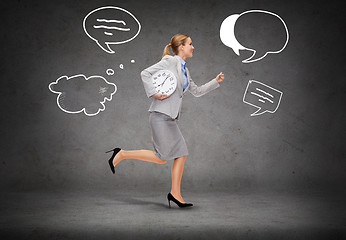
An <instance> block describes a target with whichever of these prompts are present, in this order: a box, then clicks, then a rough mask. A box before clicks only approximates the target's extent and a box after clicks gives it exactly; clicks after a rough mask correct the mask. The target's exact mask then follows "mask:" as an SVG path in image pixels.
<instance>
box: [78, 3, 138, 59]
mask: <svg viewBox="0 0 346 240" xmlns="http://www.w3.org/2000/svg"><path fill="white" fill-rule="evenodd" d="M83 28H84V31H85V33H86V34H87V35H88V37H90V38H91V39H92V40H94V41H95V42H96V43H97V45H99V46H100V48H101V49H102V50H104V51H105V52H107V53H115V52H114V51H113V50H112V49H111V47H110V46H109V45H110V44H122V43H126V42H129V41H131V40H133V39H134V38H135V37H137V35H138V34H139V32H140V30H141V24H140V23H139V21H138V20H137V18H136V17H135V16H134V15H133V14H132V13H130V12H129V11H127V10H125V9H122V8H120V7H112V6H108V7H100V8H97V9H95V10H93V11H91V12H90V13H88V15H86V17H85V18H84V21H83Z"/></svg>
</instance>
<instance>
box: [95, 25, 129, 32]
mask: <svg viewBox="0 0 346 240" xmlns="http://www.w3.org/2000/svg"><path fill="white" fill-rule="evenodd" d="M94 28H105V29H111V30H119V31H124V32H128V31H130V28H120V27H108V26H105V25H94Z"/></svg>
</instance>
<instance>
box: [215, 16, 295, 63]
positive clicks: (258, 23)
mask: <svg viewBox="0 0 346 240" xmlns="http://www.w3.org/2000/svg"><path fill="white" fill-rule="evenodd" d="M220 39H221V41H222V43H223V44H225V45H226V46H228V47H230V48H232V49H233V51H234V52H235V53H236V54H237V55H238V56H239V50H248V51H252V52H253V54H252V55H251V56H250V57H249V58H247V59H245V60H243V61H242V62H243V63H250V62H255V61H258V60H261V59H262V58H264V57H265V56H267V55H268V54H269V53H280V52H281V51H282V50H284V48H285V47H286V45H287V43H288V39H289V34H288V29H287V26H286V23H285V22H284V21H283V19H282V18H281V17H280V16H278V15H277V14H275V13H272V12H268V11H263V10H250V11H246V12H243V13H241V14H233V15H230V16H228V17H227V18H226V19H225V20H224V21H223V22H222V24H221V27H220Z"/></svg>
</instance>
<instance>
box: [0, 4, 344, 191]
mask: <svg viewBox="0 0 346 240" xmlns="http://www.w3.org/2000/svg"><path fill="white" fill-rule="evenodd" d="M101 6H119V7H122V8H124V9H126V10H128V11H130V12H132V13H133V14H134V15H135V16H136V17H137V19H138V20H139V21H140V23H141V25H142V30H141V32H140V34H139V35H138V36H137V37H136V38H135V39H134V40H132V41H131V42H129V43H126V44H122V45H114V47H113V49H114V50H115V51H116V53H115V54H108V53H106V52H104V51H102V50H101V49H100V48H99V47H98V46H97V45H96V43H95V42H94V41H92V40H91V39H90V38H89V37H87V36H86V34H85V33H84V31H83V28H82V22H83V19H84V17H85V16H86V15H87V14H88V13H89V12H90V11H91V10H93V9H96V8H98V7H101ZM251 9H263V10H267V11H271V12H274V13H276V14H278V15H280V16H281V17H282V18H283V19H284V20H285V22H286V24H287V26H288V29H289V33H290V40H289V42H288V45H287V47H286V48H285V49H284V50H283V51H282V52H281V53H279V54H270V55H268V56H267V57H265V58H264V59H262V60H261V61H257V62H254V63H250V64H244V63H242V62H241V61H242V60H244V59H245V58H246V57H247V56H249V53H247V52H244V51H242V52H241V54H240V56H237V55H236V54H235V53H234V52H233V51H232V49H231V48H229V47H226V46H225V45H224V44H222V42H221V41H220V37H219V28H220V25H221V23H222V21H223V20H224V19H225V18H226V17H227V16H229V15H231V14H236V13H238V14H239V13H242V12H244V11H247V10H251ZM342 11H343V8H341V4H339V1H328V2H325V3H313V4H312V3H311V4H310V3H305V2H301V1H299V2H298V1H296V2H294V1H282V2H281V1H280V2H279V1H243V0H242V1H180V0H178V1H131V0H127V1H53V2H51V1H2V2H1V12H2V14H1V24H2V34H1V44H2V49H1V57H2V60H1V68H0V71H1V76H2V80H1V82H2V87H1V88H0V89H1V90H0V91H1V98H2V100H1V109H2V114H1V126H2V127H1V133H2V134H1V136H2V138H1V163H2V167H1V168H0V172H1V176H2V181H1V188H2V189H3V190H8V189H19V190H27V189H57V188H58V189H64V188H76V189H78V188H86V187H88V188H112V189H116V188H123V187H125V188H148V189H151V188H163V189H169V188H170V167H171V162H170V163H168V164H166V165H155V164H150V163H145V162H141V161H137V160H128V161H126V162H125V161H124V162H122V163H120V164H119V165H118V166H117V169H116V175H112V174H111V172H110V170H109V168H108V166H107V160H108V158H109V156H110V155H107V154H105V151H106V150H109V149H111V148H113V147H115V146H118V147H121V148H124V149H129V150H130V149H152V145H151V133H150V128H149V124H148V113H147V109H148V107H149V105H150V99H148V98H147V97H146V95H145V91H144V88H143V85H142V82H141V79H140V72H141V71H142V70H143V69H144V68H146V67H148V66H150V65H152V64H154V63H156V62H157V61H159V60H160V58H161V54H162V51H163V48H164V46H165V45H166V44H168V43H169V41H170V38H171V37H172V36H173V35H174V34H176V33H187V34H189V35H190V36H191V38H192V40H193V44H194V46H195V52H194V57H193V58H191V59H188V67H189V69H190V72H191V75H192V78H193V79H194V81H195V82H196V83H197V84H198V85H201V84H203V83H205V82H206V81H208V80H210V79H212V78H214V77H215V76H216V75H217V74H218V73H219V72H220V71H222V72H224V74H225V81H224V82H222V84H221V87H220V88H218V89H217V90H215V91H213V92H211V93H209V94H207V95H205V96H203V97H201V98H194V97H193V96H192V95H190V94H189V93H188V94H187V95H186V96H185V98H184V103H183V108H182V117H181V120H180V122H179V124H180V128H181V131H182V133H183V135H184V137H185V140H186V142H187V145H188V148H189V152H190V155H189V156H188V158H187V160H186V164H185V169H184V175H183V183H182V184H183V188H189V189H206V190H208V189H216V188H230V189H245V188H246V189H263V188H269V189H277V190H296V189H311V188H320V187H322V188H328V189H329V188H331V187H333V188H336V189H337V188H339V187H340V186H341V184H343V183H344V182H345V180H346V177H345V174H344V172H345V166H346V165H345V161H344V160H345V150H344V148H345V120H346V118H345V111H344V110H345V106H344V105H345V81H344V75H343V73H344V72H343V69H344V67H343V65H344V64H343V62H344V59H343V58H344V53H345V50H344V47H343V45H344V42H345V41H344V40H345V34H344V26H345V22H344V21H343V19H342V15H343V12H342ZM274 30H275V29H274ZM247 34H248V35H245V37H246V36H247V37H248V38H249V39H251V38H252V37H254V36H253V35H251V31H250V33H247ZM132 59H134V60H135V61H136V62H135V63H130V61H131V60H132ZM120 64H123V65H124V69H123V70H122V69H120V68H119V65H120ZM108 68H112V69H114V70H115V74H114V75H113V76H108V75H107V74H106V69H108ZM76 74H84V75H86V76H92V75H99V76H103V77H105V78H106V79H107V80H108V81H109V82H112V83H115V84H116V85H117V87H118V91H117V93H116V94H115V95H114V96H113V99H112V101H110V102H106V104H105V105H106V110H105V111H104V112H101V113H99V114H98V115H96V116H93V117H89V116H86V115H85V114H83V113H79V114H68V113H65V112H63V111H61V110H60V109H59V108H58V106H57V104H56V94H53V93H52V92H50V91H49V89H48V85H49V84H50V83H51V82H53V81H55V80H56V79H58V78H59V77H60V76H62V75H67V76H73V75H76ZM250 79H255V80H258V81H260V82H263V83H265V84H267V85H269V86H272V87H274V88H276V89H279V90H281V91H282V92H283V97H282V100H281V104H280V106H279V108H278V110H277V111H276V112H275V113H273V114H270V113H266V114H262V115H260V116H256V117H250V114H251V113H253V112H255V110H256V108H254V107H252V106H250V105H247V104H245V103H243V102H242V98H243V94H244V91H245V88H246V86H247V83H248V80H250Z"/></svg>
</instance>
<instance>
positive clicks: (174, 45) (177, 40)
mask: <svg viewBox="0 0 346 240" xmlns="http://www.w3.org/2000/svg"><path fill="white" fill-rule="evenodd" d="M188 38H189V36H188V35H186V34H180V33H179V34H176V35H174V36H173V37H172V38H171V42H170V43H169V44H167V45H166V47H165V48H164V49H163V55H162V57H164V56H166V55H170V53H169V47H171V49H172V52H173V53H174V54H175V55H177V54H178V52H179V50H178V48H179V46H180V45H185V42H186V39H188Z"/></svg>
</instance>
